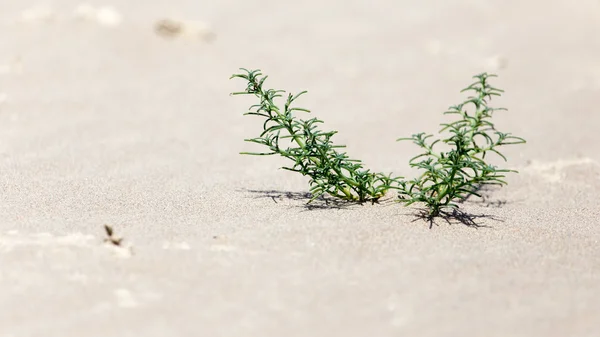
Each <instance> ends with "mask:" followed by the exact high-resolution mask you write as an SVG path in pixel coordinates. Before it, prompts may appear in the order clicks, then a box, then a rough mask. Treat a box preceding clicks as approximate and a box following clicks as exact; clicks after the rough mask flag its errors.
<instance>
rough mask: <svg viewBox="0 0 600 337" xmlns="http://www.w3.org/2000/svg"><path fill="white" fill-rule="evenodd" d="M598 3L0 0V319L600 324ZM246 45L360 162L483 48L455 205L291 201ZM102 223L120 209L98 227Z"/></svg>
mask: <svg viewBox="0 0 600 337" xmlns="http://www.w3.org/2000/svg"><path fill="white" fill-rule="evenodd" d="M599 18H600V2H598V1H579V2H577V4H576V5H574V4H573V3H571V2H567V1H558V0H550V1H535V0H531V1H516V0H505V1H469V0H456V1H433V0H428V1H400V0H393V1H392V0H383V1H376V2H371V1H366V0H361V1H337V0H335V1H334V0H332V1H313V0H307V1H296V2H290V1H257V0H246V1H241V0H232V1H191V0H189V1H184V0H177V1H167V0H156V1H113V2H110V3H108V2H102V1H96V0H94V1H90V2H89V3H81V2H77V1H71V0H55V1H46V2H41V3H40V2H37V1H30V0H23V1H16V0H12V1H9V0H6V1H0V29H1V30H2V34H0V51H1V53H0V176H1V178H2V179H1V189H0V289H2V290H1V291H0V337H22V336H44V337H59V336H60V337H63V336H102V337H105V336H145V337H149V336H219V337H221V336H222V337H229V336H231V337H234V336H235V337H239V336H260V337H271V336H272V337H282V336H288V337H293V336H298V337H300V336H303V337H304V336H310V337H330V336H343V337H353V336H460V337H463V336H498V337H500V336H501V337H505V336H511V337H517V336H545V337H563V336H571V337H584V336H590V337H591V336H599V335H600V327H599V325H598V320H599V318H600V243H599V239H600V220H599V219H600V206H598V199H599V197H600V193H598V191H599V190H600V150H599V146H600V132H598V129H599V127H600V113H599V112H598V111H597V110H598V107H599V106H600V105H599V104H598V103H599V102H600V101H599V97H600V39H599V38H598V36H600V20H599ZM239 67H247V68H260V69H262V70H263V71H264V72H265V73H267V74H268V75H270V78H269V80H268V85H269V86H272V87H275V88H285V89H288V90H291V91H293V92H299V91H300V90H304V89H307V90H309V93H308V95H306V96H305V97H303V98H302V99H301V100H300V101H299V105H300V106H302V107H306V108H309V109H311V110H312V111H313V113H314V114H315V116H317V117H319V118H321V119H323V120H325V126H326V127H327V128H331V129H335V130H338V131H339V134H338V135H336V137H337V138H335V139H336V141H337V142H339V143H344V144H347V145H348V148H347V150H348V152H349V153H350V154H351V155H352V156H353V157H358V158H362V159H363V160H364V161H365V163H366V164H367V165H368V166H369V167H371V168H372V169H374V170H377V171H385V172H390V171H393V172H394V173H396V174H398V175H405V176H411V175H412V174H414V172H412V171H411V170H410V169H409V168H408V166H407V161H408V159H409V158H411V157H412V156H413V155H414V154H415V153H416V151H417V150H418V149H416V148H414V147H413V146H411V145H410V144H408V143H397V142H395V139H396V138H399V137H405V136H410V135H411V134H413V133H416V132H421V131H426V132H434V131H436V130H437V128H438V124H439V123H440V122H441V121H442V119H441V118H442V115H441V113H442V112H443V111H445V109H446V108H447V107H448V106H450V105H453V104H456V103H459V102H460V100H461V99H462V98H463V97H464V96H463V95H461V94H460V93H459V91H460V90H461V89H462V88H464V87H465V86H466V85H468V84H470V82H471V76H472V75H475V74H477V73H480V72H483V71H490V72H494V73H497V74H498V75H499V77H498V78H497V79H495V80H494V84H495V85H496V86H497V87H500V88H502V89H504V90H505V91H506V93H505V95H504V96H503V97H501V98H499V99H497V100H495V101H494V104H495V106H503V107H507V108H508V109H509V110H508V112H499V113H498V114H497V116H496V117H495V119H496V124H497V126H498V127H499V128H500V129H501V130H506V131H509V132H512V133H514V134H516V135H518V136H522V137H524V138H526V139H527V141H528V143H527V144H525V145H520V146H514V147H508V148H506V152H505V153H506V155H507V156H508V158H509V162H508V164H507V165H508V166H509V167H510V168H514V169H517V170H519V171H520V173H519V174H513V175H509V177H508V186H505V187H503V188H501V189H489V190H485V191H484V198H483V199H472V200H469V201H468V202H466V203H464V204H463V205H462V206H461V207H462V209H463V210H464V212H466V213H467V214H469V215H470V218H469V219H463V220H464V221H463V222H464V223H461V222H457V221H451V222H450V223H447V222H446V221H444V220H436V222H435V223H432V224H430V223H427V222H425V221H423V220H420V219H418V218H417V217H416V214H417V213H416V212H417V209H413V208H402V207H401V206H400V205H398V204H396V203H394V201H393V198H394V195H393V193H391V194H390V195H389V196H388V197H387V198H385V199H384V200H382V202H381V203H380V204H376V205H371V204H365V205H348V204H344V203H339V202H335V201H333V200H330V201H329V202H328V203H325V202H323V201H317V202H316V203H315V204H314V205H313V207H307V206H306V202H307V200H308V199H307V195H306V192H307V179H306V178H304V177H301V176H299V175H297V174H293V173H291V172H288V171H284V170H279V169H278V168H279V167H280V166H282V165H283V164H285V163H286V162H285V161H284V160H283V159H281V158H276V157H250V156H241V155H239V154H238V153H239V152H240V151H248V150H255V149H256V147H253V146H252V144H249V143H245V142H243V139H244V138H250V137H254V136H257V135H258V133H259V131H260V128H261V121H260V120H258V119H255V118H252V117H249V116H242V113H243V112H245V111H246V109H247V107H248V106H249V105H250V104H253V103H254V101H253V100H252V99H251V98H250V97H230V96H229V93H230V92H232V91H238V90H242V89H243V88H244V85H245V84H244V83H243V82H242V81H233V80H229V76H230V75H231V74H232V73H234V72H236V71H237V69H238V68H239ZM104 225H108V226H110V227H111V228H112V230H113V232H112V233H111V235H108V233H107V231H106V230H105V227H104Z"/></svg>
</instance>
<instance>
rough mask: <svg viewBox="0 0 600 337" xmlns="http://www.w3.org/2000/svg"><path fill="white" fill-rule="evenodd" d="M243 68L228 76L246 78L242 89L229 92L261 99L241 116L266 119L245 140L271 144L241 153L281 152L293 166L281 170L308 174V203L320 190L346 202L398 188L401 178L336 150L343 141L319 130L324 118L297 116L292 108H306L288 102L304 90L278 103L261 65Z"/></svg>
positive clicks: (276, 92)
mask: <svg viewBox="0 0 600 337" xmlns="http://www.w3.org/2000/svg"><path fill="white" fill-rule="evenodd" d="M241 70H242V71H243V73H242V74H234V75H233V76H231V78H241V79H244V80H246V81H247V87H246V90H245V91H243V92H234V93H232V95H254V96H256V97H257V98H258V100H259V104H255V105H253V106H251V107H250V111H249V112H247V113H245V115H255V116H259V117H262V118H265V121H264V124H263V131H262V133H261V134H260V136H258V137H256V138H252V139H246V141H248V142H252V143H257V144H261V145H264V146H267V147H268V148H269V152H264V153H253V152H242V154H248V155H275V154H279V155H281V156H283V157H285V158H288V159H290V160H291V161H292V162H293V165H292V166H291V167H283V169H286V170H290V171H294V172H299V173H301V174H302V175H304V176H308V177H310V181H309V184H310V186H311V188H310V191H311V193H312V198H311V199H310V200H309V202H312V201H313V200H315V199H316V198H318V197H319V196H321V195H323V194H329V195H331V196H334V197H338V198H341V199H344V200H350V201H359V202H363V201H367V200H370V201H373V202H375V201H377V200H378V199H379V198H380V197H382V196H383V195H384V194H385V193H386V192H387V191H388V190H389V189H392V188H397V186H398V184H399V178H392V177H391V175H384V174H382V173H373V172H370V170H368V169H365V168H364V167H363V164H362V162H361V161H360V160H356V159H350V158H349V157H348V156H347V155H346V153H345V152H338V151H337V149H340V148H344V147H345V146H343V145H334V144H333V142H332V140H331V139H332V137H333V135H335V134H336V133H337V131H327V132H324V131H320V130H319V129H318V124H320V123H323V121H321V120H319V119H316V118H311V119H308V120H303V119H299V118H297V117H296V116H295V113H296V112H306V113H308V112H310V111H309V110H307V109H303V108H297V107H292V103H294V101H295V100H296V99H298V97H300V96H301V95H303V94H304V93H306V91H303V92H300V93H299V94H296V95H292V94H288V96H287V100H286V101H285V103H284V105H283V108H281V107H280V106H278V105H277V104H276V103H275V100H276V99H277V98H279V97H282V94H283V93H285V91H284V90H274V89H265V88H263V85H264V83H265V80H266V79H267V76H263V75H262V73H261V72H260V70H247V69H243V68H242V69H241ZM284 139H287V140H289V142H288V143H287V145H284V144H280V141H282V140H284Z"/></svg>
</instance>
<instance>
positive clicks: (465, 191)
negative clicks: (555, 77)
mask: <svg viewBox="0 0 600 337" xmlns="http://www.w3.org/2000/svg"><path fill="white" fill-rule="evenodd" d="M490 77H495V75H491V74H487V73H482V74H480V75H476V76H474V78H476V79H477V82H475V83H473V84H471V85H470V86H469V87H467V88H465V89H463V90H462V91H461V92H464V91H472V92H474V96H469V97H468V98H467V100H466V101H465V102H463V103H462V104H460V105H457V106H452V107H450V108H449V111H447V112H445V114H453V115H457V116H458V117H459V119H458V120H456V121H454V122H451V123H447V124H441V125H442V127H443V128H442V129H441V130H440V132H444V131H447V132H449V135H448V137H447V138H444V139H441V140H440V139H436V140H434V141H430V140H429V138H430V137H433V135H430V134H425V133H418V134H414V135H413V136H412V137H411V138H400V139H398V140H399V141H400V140H412V141H413V142H414V143H415V144H417V145H418V146H419V147H421V148H422V149H423V150H424V152H423V153H421V154H419V155H417V156H416V157H413V158H412V159H411V160H410V165H411V167H415V168H418V169H420V170H422V171H424V172H423V173H422V174H421V175H420V176H419V177H418V178H415V179H413V180H410V181H401V182H400V188H399V195H398V198H399V201H400V202H402V203H404V204H405V205H410V204H413V203H416V202H422V203H425V205H426V206H427V208H428V210H429V212H428V217H429V218H430V219H431V218H433V217H435V216H438V215H439V214H440V212H441V211H442V210H443V209H445V208H454V209H456V208H458V205H457V204H456V201H457V200H461V199H465V198H466V197H468V196H470V195H476V196H479V197H481V196H480V195H479V194H478V193H477V191H478V189H479V188H480V187H481V186H483V185H486V184H496V185H504V184H506V182H505V181H504V180H503V178H504V177H505V176H504V174H505V173H508V172H517V171H514V170H508V169H501V168H497V167H496V166H493V165H490V164H488V163H486V162H485V161H484V159H485V157H486V154H487V153H488V152H492V153H495V154H497V155H499V156H500V157H502V158H503V159H504V160H505V161H506V157H505V156H504V155H503V154H502V153H500V152H499V151H498V147H499V146H502V145H510V144H520V143H525V140H524V139H523V138H519V137H515V136H512V135H511V134H509V133H502V132H500V131H497V130H496V129H495V127H494V124H493V123H492V122H491V121H490V118H491V117H492V114H493V113H494V112H495V111H498V110H506V109H503V108H492V107H490V106H488V101H490V100H491V98H492V96H500V93H502V92H503V91H502V90H500V89H496V88H494V87H492V86H490V85H489V83H488V79H489V78H490ZM469 106H471V107H472V109H473V111H472V112H468V111H467V108H468V107H469ZM440 141H441V142H442V143H446V144H448V145H449V146H450V148H451V149H450V151H447V152H443V151H442V152H435V151H434V146H435V145H436V144H438V143H439V142H440Z"/></svg>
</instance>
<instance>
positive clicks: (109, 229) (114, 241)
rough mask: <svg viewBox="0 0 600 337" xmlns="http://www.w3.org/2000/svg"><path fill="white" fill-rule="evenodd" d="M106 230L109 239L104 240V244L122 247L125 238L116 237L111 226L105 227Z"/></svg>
mask: <svg viewBox="0 0 600 337" xmlns="http://www.w3.org/2000/svg"><path fill="white" fill-rule="evenodd" d="M104 230H105V231H106V236H107V238H106V239H104V242H107V243H111V244H113V245H115V246H119V247H120V246H121V243H122V242H123V238H121V237H117V236H115V233H114V230H113V228H112V227H111V226H109V225H104Z"/></svg>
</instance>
